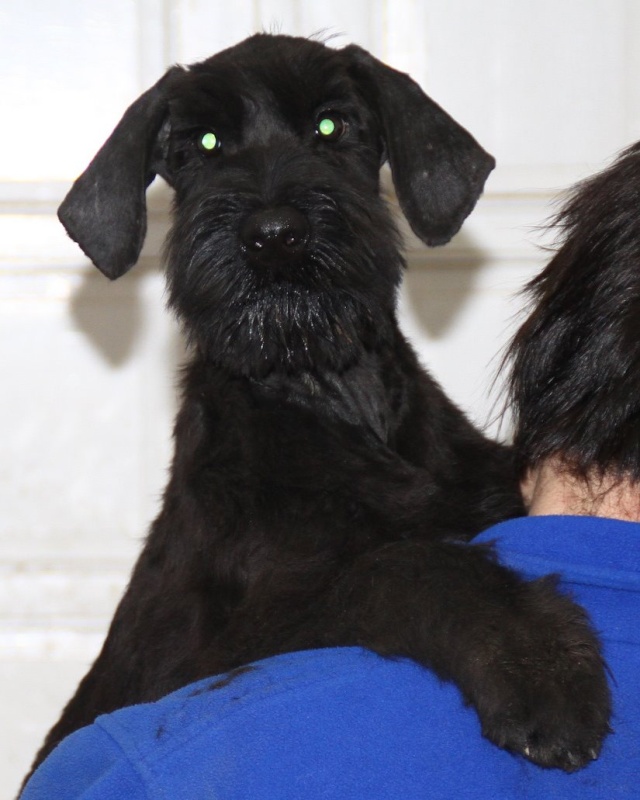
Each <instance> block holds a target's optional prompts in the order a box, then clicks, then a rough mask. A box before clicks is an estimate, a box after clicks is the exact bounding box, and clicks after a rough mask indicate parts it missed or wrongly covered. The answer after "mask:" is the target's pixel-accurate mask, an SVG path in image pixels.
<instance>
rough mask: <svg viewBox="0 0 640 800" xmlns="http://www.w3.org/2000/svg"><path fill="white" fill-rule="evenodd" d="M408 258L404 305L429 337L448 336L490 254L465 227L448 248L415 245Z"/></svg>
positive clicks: (441, 337) (488, 260) (471, 293)
mask: <svg viewBox="0 0 640 800" xmlns="http://www.w3.org/2000/svg"><path fill="white" fill-rule="evenodd" d="M407 262H408V265H409V266H408V269H407V272H406V275H405V278H404V289H403V302H404V308H405V310H406V312H407V313H409V314H411V316H412V318H413V321H414V323H415V324H417V325H418V326H419V327H420V328H421V329H422V330H423V331H424V333H425V335H426V336H427V337H428V338H429V339H435V340H437V339H444V338H446V336H447V335H448V333H449V332H450V331H451V330H452V328H454V327H455V325H456V323H457V321H458V319H459V317H460V315H461V314H462V313H463V311H464V309H465V307H466V306H467V305H468V303H469V302H470V301H471V300H472V298H473V295H474V294H475V293H476V292H477V283H478V276H479V274H480V272H481V271H482V269H483V268H484V267H485V266H486V265H487V264H489V263H490V257H489V255H488V254H487V253H486V252H484V251H483V250H482V249H481V248H480V247H478V246H477V245H476V244H475V242H474V240H473V237H472V236H470V235H469V234H467V233H466V232H465V231H462V232H461V233H459V234H458V235H457V236H456V237H455V239H454V240H453V242H452V243H450V244H449V245H445V246H444V248H438V249H437V250H434V249H430V248H427V247H424V246H422V247H418V246H416V247H415V248H414V247H411V248H410V249H409V251H408V254H407Z"/></svg>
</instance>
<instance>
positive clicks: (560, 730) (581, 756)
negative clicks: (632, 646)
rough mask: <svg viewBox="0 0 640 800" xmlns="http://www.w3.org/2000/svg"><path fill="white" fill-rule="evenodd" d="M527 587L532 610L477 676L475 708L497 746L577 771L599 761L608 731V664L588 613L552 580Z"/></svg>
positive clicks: (515, 625) (539, 762)
mask: <svg viewBox="0 0 640 800" xmlns="http://www.w3.org/2000/svg"><path fill="white" fill-rule="evenodd" d="M528 586H529V589H530V590H531V593H532V597H531V598H529V599H530V600H533V601H534V602H532V603H531V605H530V607H529V609H528V612H529V613H527V614H525V615H523V616H522V617H520V618H519V619H518V620H517V621H516V622H515V624H513V626H510V630H509V638H508V639H507V638H506V637H505V638H503V639H502V641H501V643H500V645H499V647H497V648H496V649H493V654H492V657H490V658H488V659H487V660H484V663H483V664H482V667H481V668H480V670H479V671H476V677H478V674H479V672H482V673H483V675H482V678H481V680H480V681H479V682H478V684H476V686H477V687H481V688H480V691H479V692H477V693H476V695H475V697H473V698H472V703H473V704H474V705H475V706H476V708H477V710H478V713H479V716H480V719H481V722H482V732H483V734H484V736H486V737H487V738H488V739H490V740H491V741H492V742H494V743H495V744H497V745H498V746H499V747H502V748H504V749H506V750H509V751H511V752H513V753H518V754H520V755H522V756H524V757H525V758H527V759H528V760H529V761H532V762H534V763H535V764H538V765H540V766H543V767H555V768H559V769H563V770H565V771H567V772H573V771H575V770H578V769H581V768H582V767H584V766H586V765H587V764H589V763H590V762H591V761H593V760H594V759H596V758H597V757H598V755H599V753H600V749H601V747H602V743H603V741H604V739H605V737H606V735H607V734H608V733H609V732H610V730H611V729H610V727H609V721H610V715H611V697H610V692H609V687H608V683H607V671H606V666H605V663H604V661H603V658H602V656H601V653H600V645H599V642H598V640H597V637H596V635H595V633H594V632H593V630H592V628H591V626H590V624H589V621H588V619H587V617H586V614H585V612H584V611H583V610H582V609H581V608H580V607H579V606H577V605H576V604H575V603H573V602H572V601H571V600H570V599H568V598H567V597H563V596H561V595H559V594H557V593H556V592H555V590H554V586H553V583H552V582H551V581H549V580H543V581H537V582H535V583H533V584H529V585H528ZM527 605H528V604H527ZM477 667H478V664H476V670H477Z"/></svg>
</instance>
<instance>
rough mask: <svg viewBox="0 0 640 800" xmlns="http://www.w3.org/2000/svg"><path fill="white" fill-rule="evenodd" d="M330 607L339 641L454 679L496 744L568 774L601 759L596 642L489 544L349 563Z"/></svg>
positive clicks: (576, 613) (405, 551)
mask: <svg viewBox="0 0 640 800" xmlns="http://www.w3.org/2000/svg"><path fill="white" fill-rule="evenodd" d="M336 603H337V608H336V610H335V612H334V613H335V614H336V618H341V619H343V620H344V624H345V629H344V640H345V641H349V642H350V643H353V642H354V641H357V642H358V643H360V644H361V645H363V646H365V647H369V648H370V649H372V650H374V651H376V652H378V653H380V654H382V655H389V656H397V655H399V654H402V655H405V656H408V657H410V658H413V659H415V660H417V661H419V662H420V663H422V664H424V665H425V666H428V667H430V668H431V669H433V670H434V671H435V672H436V673H437V674H438V675H439V676H440V677H442V678H444V679H446V680H453V681H454V682H455V683H456V684H457V685H458V687H459V688H460V689H461V691H462V694H463V697H464V698H465V700H466V702H468V703H470V704H471V705H473V706H474V707H475V709H476V710H477V712H478V715H479V717H480V720H481V725H482V732H483V734H484V735H485V736H486V737H487V738H488V739H490V740H491V741H492V742H494V743H495V744H497V745H498V746H500V747H503V748H505V749H507V750H510V751H513V752H515V753H519V754H521V755H524V756H525V757H526V758H528V759H529V760H531V761H533V762H535V763H537V764H539V765H541V766H546V767H560V768H562V769H564V770H566V771H573V770H575V769H578V768H580V767H582V766H584V765H585V764H587V763H588V762H589V761H591V760H593V759H594V758H596V757H597V755H598V753H599V750H600V746H601V742H602V740H603V738H604V737H605V735H606V734H607V732H608V731H609V726H608V720H609V715H610V695H609V689H608V686H607V681H606V672H605V669H604V665H603V661H602V657H601V655H600V647H599V643H598V639H597V636H596V635H595V633H594V631H593V629H592V628H591V626H590V624H589V621H588V619H587V616H586V614H585V612H584V611H583V610H582V609H581V608H580V607H579V606H578V605H576V604H575V603H574V602H572V600H570V599H569V598H568V597H566V596H564V595H562V594H560V593H559V592H558V591H557V589H556V587H555V581H554V579H553V578H547V579H541V580H537V581H534V582H525V581H523V580H521V579H520V578H519V577H518V576H517V575H516V574H515V573H514V572H512V571H511V570H509V569H507V568H505V567H503V566H502V565H500V564H498V563H497V562H496V561H495V560H494V559H493V557H492V554H491V551H490V550H488V549H487V548H486V547H479V546H478V547H476V546H473V545H465V544H462V545H457V544H449V543H442V542H440V543H434V544H424V543H418V542H405V543H393V544H390V545H388V546H385V547H383V548H380V549H379V550H378V551H376V552H373V553H370V554H367V555H366V556H364V557H363V558H362V559H360V560H359V561H357V562H356V563H355V565H354V567H353V569H352V570H350V571H349V572H348V573H346V574H345V575H344V577H343V579H342V581H341V584H340V586H339V587H338V589H337V592H336ZM428 713H429V710H428V709H425V714H428Z"/></svg>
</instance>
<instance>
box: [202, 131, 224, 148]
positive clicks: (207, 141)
mask: <svg viewBox="0 0 640 800" xmlns="http://www.w3.org/2000/svg"><path fill="white" fill-rule="evenodd" d="M197 143H198V148H199V149H200V150H201V151H202V152H203V153H207V154H208V153H214V152H215V151H216V150H219V149H220V139H218V137H217V136H216V134H215V133H214V132H213V131H203V132H201V133H199V134H198V138H197Z"/></svg>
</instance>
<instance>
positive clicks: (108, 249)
mask: <svg viewBox="0 0 640 800" xmlns="http://www.w3.org/2000/svg"><path fill="white" fill-rule="evenodd" d="M180 71H181V70H180V69H179V68H177V67H174V68H172V69H171V70H169V71H168V72H167V73H166V74H165V75H164V76H163V77H162V78H161V79H160V80H159V81H158V82H157V83H156V84H155V85H154V86H152V87H151V89H149V90H148V91H146V92H145V93H144V94H143V95H142V96H141V97H139V98H138V99H137V100H136V101H135V102H134V103H133V104H132V105H131V106H130V107H129V108H128V109H127V111H126V112H125V114H124V116H123V118H122V119H121V120H120V122H119V123H118V125H117V127H116V128H115V130H114V131H113V133H112V134H111V136H110V137H109V138H108V139H107V141H106V142H105V144H104V145H103V146H102V148H101V149H100V150H99V151H98V153H97V155H96V156H95V158H94V159H93V161H92V162H91V164H90V165H89V166H88V167H87V169H86V170H85V171H84V172H83V173H82V175H81V176H80V177H79V178H78V179H77V180H76V182H75V183H74V184H73V186H72V187H71V189H70V191H69V193H68V194H67V196H66V197H65V199H64V200H63V202H62V204H61V206H60V208H59V209H58V218H59V219H60V221H61V222H62V224H63V225H64V227H65V228H66V231H67V233H68V234H69V236H70V237H71V238H72V239H73V240H74V241H75V242H77V243H78V244H79V245H80V247H81V248H82V250H83V252H84V253H85V255H87V256H88V257H89V258H90V259H91V260H92V261H93V263H94V264H95V265H96V266H97V267H98V268H99V269H100V270H101V271H102V272H103V273H104V274H105V275H106V276H107V277H108V278H111V279H112V280H113V279H115V278H119V277H120V276H121V275H124V273H125V272H127V270H129V269H130V268H131V267H132V266H133V265H134V264H135V263H136V261H137V260H138V257H139V255H140V251H141V249H142V245H143V243H144V237H145V234H146V230H147V210H146V198H145V192H146V189H147V187H148V186H149V184H150V183H151V182H152V181H153V179H154V178H155V176H156V174H158V173H160V174H162V172H163V169H162V167H161V165H160V163H159V161H158V152H157V150H158V147H157V138H158V133H159V131H160V128H161V126H162V122H163V120H164V119H165V116H166V111H167V107H166V95H167V86H168V83H169V81H170V80H171V79H172V77H173V76H174V75H175V74H176V73H177V72H180Z"/></svg>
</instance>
